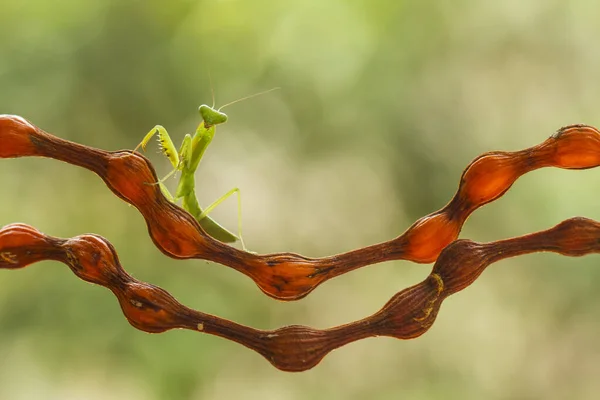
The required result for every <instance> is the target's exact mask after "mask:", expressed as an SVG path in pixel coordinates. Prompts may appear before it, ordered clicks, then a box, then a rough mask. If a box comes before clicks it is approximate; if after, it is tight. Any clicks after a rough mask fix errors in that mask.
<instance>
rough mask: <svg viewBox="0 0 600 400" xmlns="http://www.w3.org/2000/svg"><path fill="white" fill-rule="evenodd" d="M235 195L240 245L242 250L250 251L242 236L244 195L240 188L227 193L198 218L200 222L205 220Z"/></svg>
mask: <svg viewBox="0 0 600 400" xmlns="http://www.w3.org/2000/svg"><path fill="white" fill-rule="evenodd" d="M234 193H235V194H237V204H238V237H239V239H240V243H241V244H242V249H244V251H248V249H247V248H246V244H245V243H244V238H243V236H242V195H241V192H240V189H239V188H233V189H231V190H230V191H228V192H227V193H225V194H224V195H223V196H221V197H219V198H218V199H217V200H215V201H214V202H213V203H212V204H211V205H209V206H208V207H206V209H205V210H204V211H202V213H201V214H200V215H199V216H198V221H201V220H202V219H203V218H205V217H206V216H207V215H208V213H209V212H211V211H212V210H214V209H215V208H216V207H217V206H218V205H219V204H221V203H222V202H224V201H225V200H227V198H228V197H229V196H231V195H232V194H234Z"/></svg>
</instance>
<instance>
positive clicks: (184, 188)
mask: <svg viewBox="0 0 600 400" xmlns="http://www.w3.org/2000/svg"><path fill="white" fill-rule="evenodd" d="M277 89H279V88H273V89H269V90H266V91H264V92H260V93H256V94H253V95H251V96H247V97H243V98H241V99H238V100H235V101H232V102H231V103H228V104H225V105H224V106H221V107H220V108H219V109H215V108H214V95H213V106H212V107H210V106H208V105H206V104H203V105H201V106H200V107H199V108H198V112H199V113H200V116H201V117H202V122H200V124H199V125H198V128H197V129H196V132H195V133H194V135H190V134H186V135H185V137H184V138H183V143H182V144H181V147H180V148H179V151H177V149H176V147H175V145H174V144H173V141H172V140H171V137H170V136H169V134H168V133H167V130H166V129H165V128H164V127H163V126H162V125H156V126H155V127H154V128H152V129H151V130H150V131H149V132H148V133H147V134H146V136H144V139H142V141H141V142H140V144H138V145H137V147H136V148H135V149H134V150H133V151H134V152H135V151H137V150H138V149H139V148H140V146H141V147H142V149H144V151H145V150H146V145H147V144H148V142H149V141H150V139H152V137H153V136H154V135H155V134H158V143H159V146H160V149H161V152H162V153H163V155H164V156H166V157H167V158H168V159H169V161H170V163H171V165H172V166H173V171H171V172H170V173H169V174H167V175H166V176H165V177H164V178H163V179H161V180H159V181H158V182H155V183H153V184H157V185H159V187H160V189H161V191H162V193H163V194H164V195H165V197H166V198H167V199H169V201H171V202H173V203H175V202H177V201H178V200H179V199H181V206H182V207H183V209H184V210H186V211H187V212H189V213H190V214H192V215H193V216H194V218H195V219H196V220H197V221H198V223H199V224H200V226H201V227H202V228H203V229H204V230H205V231H206V233H208V234H209V235H210V236H212V237H213V238H215V239H217V240H220V241H221V242H225V243H232V242H235V241H237V240H239V241H240V243H241V245H242V248H243V249H244V250H245V251H248V250H247V248H246V245H245V243H244V239H243V237H242V200H241V194H240V189H239V188H237V187H235V188H233V189H231V190H229V191H228V192H227V193H225V194H224V195H223V196H221V197H219V198H218V199H217V200H215V201H214V202H213V203H212V204H211V205H209V206H208V207H206V209H204V210H202V208H201V207H200V205H199V204H198V199H197V197H196V191H195V188H196V180H195V172H196V169H198V166H199V165H200V160H201V159H202V156H204V152H205V151H206V149H207V148H208V146H209V145H210V143H211V142H212V140H213V138H214V136H215V132H216V127H217V125H220V124H224V123H225V122H227V118H228V117H227V114H225V113H224V112H222V111H221V110H222V109H223V108H224V107H226V106H229V105H231V104H234V103H237V102H239V101H242V100H246V99H249V98H251V97H256V96H259V95H262V94H265V93H268V92H271V91H273V90H277ZM178 171H179V172H181V175H180V178H179V183H178V185H177V189H176V190H175V195H174V196H173V195H172V194H171V193H170V192H169V190H168V189H167V187H166V186H165V185H164V183H163V182H164V181H165V180H167V179H168V178H169V177H171V176H172V175H173V174H175V173H176V172H178ZM233 194H236V195H237V207H238V233H237V235H235V234H234V233H232V232H230V231H229V230H228V229H226V228H225V227H223V226H221V225H220V224H218V223H217V222H216V221H215V220H213V219H212V218H210V217H209V216H208V213H210V212H211V211H212V210H214V209H215V207H217V206H218V205H219V204H221V203H222V202H223V201H225V200H226V199H227V198H228V197H229V196H231V195H233Z"/></svg>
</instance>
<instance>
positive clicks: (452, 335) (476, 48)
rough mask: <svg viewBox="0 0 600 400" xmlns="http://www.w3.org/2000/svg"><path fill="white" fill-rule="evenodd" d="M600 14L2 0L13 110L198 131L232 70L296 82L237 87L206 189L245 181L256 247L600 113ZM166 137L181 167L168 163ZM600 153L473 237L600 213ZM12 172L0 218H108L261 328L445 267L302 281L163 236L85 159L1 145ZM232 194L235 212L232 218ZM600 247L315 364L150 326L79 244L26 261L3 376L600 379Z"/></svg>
mask: <svg viewBox="0 0 600 400" xmlns="http://www.w3.org/2000/svg"><path fill="white" fill-rule="evenodd" d="M599 13H600V4H598V3H597V2H592V1H585V0H579V1H571V2H564V1H558V0H534V1H529V2H519V1H515V0H509V1H504V2H477V1H473V0H461V1H456V2H436V1H432V0H427V1H420V2H416V1H385V0H347V1H342V0H328V1H321V0H302V1H300V0H297V1H291V0H290V1H275V0H253V1H240V0H223V1H192V0H187V1H186V0H173V1H170V2H168V3H167V2H162V1H144V2H142V1H127V0H125V1H123V0H119V1H116V0H112V1H108V0H95V1H94V0H90V1H85V2H83V1H82V2H73V1H66V0H59V1H55V2H44V1H41V0H29V1H27V0H24V1H8V0H4V1H3V2H2V12H1V13H0V50H1V53H0V54H1V56H0V88H1V91H0V112H2V113H10V114H18V115H21V116H23V117H25V118H27V119H29V120H30V121H32V122H33V123H34V124H36V125H38V126H40V127H41V128H42V129H44V130H47V131H48V132H51V133H53V134H56V135H57V136H61V137H64V138H67V139H70V140H75V141H78V142H81V143H84V144H87V145H90V146H95V147H100V148H103V149H109V150H117V149H122V148H133V147H135V146H136V145H137V143H139V141H140V140H141V138H142V137H143V135H144V134H145V133H146V132H147V131H148V130H149V129H150V128H151V127H152V126H154V125H155V124H162V125H164V126H165V127H166V128H167V129H168V130H169V132H170V133H171V135H172V137H173V138H174V139H175V141H176V142H179V140H180V138H182V137H183V135H184V134H185V133H187V132H190V131H191V130H193V129H194V127H195V125H196V124H197V123H198V122H199V116H198V114H197V111H196V110H197V107H198V106H199V105H200V104H202V103H208V104H210V102H211V101H212V100H211V83H210V80H209V71H210V75H211V76H212V84H213V86H214V91H215V94H216V101H217V105H219V104H224V103H226V102H229V101H231V100H234V99H236V98H240V97H243V96H245V95H248V94H252V93H255V92H258V91H261V90H264V89H269V88H271V87H275V86H280V87H282V90H280V91H278V92H274V93H271V94H268V95H265V96H261V97H259V98H256V99H252V100H248V101H246V102H243V103H240V104H236V105H234V106H232V107H230V108H228V109H227V113H228V114H229V117H230V120H229V122H228V123H227V124H226V125H224V126H223V127H222V128H220V129H219V131H218V132H217V136H216V138H215V141H214V142H213V144H212V145H211V148H210V149H209V151H208V152H207V155H206V157H205V159H204V160H203V162H202V165H201V167H200V170H199V171H198V181H199V184H198V191H199V193H198V194H199V197H200V199H201V202H202V203H203V204H208V203H210V202H212V201H213V200H214V199H215V198H217V197H218V196H220V195H221V194H222V193H224V192H225V191H227V190H228V189H230V188H231V187H234V186H239V187H240V188H241V190H242V201H243V213H244V214H243V216H244V233H245V237H246V241H247V244H248V246H249V247H250V248H251V249H252V250H255V251H258V252H272V251H294V252H300V253H302V254H306V255H309V256H320V255H327V254H333V253H336V252H342V251H347V250H350V249H352V248H355V247H359V246H365V245H368V244H371V243H374V242H377V241H382V240H387V239H389V238H392V237H394V236H396V235H398V234H400V233H401V232H402V231H404V230H405V229H406V228H407V227H408V226H409V225H410V224H411V223H412V222H413V221H414V220H416V219H417V218H419V217H420V216H422V215H425V214H427V213H430V212H432V211H434V210H437V209H439V208H440V207H442V206H443V205H444V204H445V203H446V202H447V201H448V200H449V199H450V198H451V196H452V195H453V194H454V191H455V189H456V187H457V185H458V181H459V177H460V174H461V172H462V170H463V169H464V168H465V166H466V165H467V164H468V163H469V162H470V161H471V160H472V159H473V158H474V157H475V156H477V155H478V154H480V153H483V152H485V151H490V150H517V149H521V148H525V147H529V146H532V145H534V144H537V143H539V142H541V141H543V140H544V139H545V138H546V137H547V136H549V135H550V134H551V133H553V132H554V131H555V130H556V129H558V128H559V127H561V126H563V125H567V124H571V123H588V124H592V125H596V126H598V125H600V118H599V117H598V114H597V111H596V109H595V108H596V106H598V105H599V104H600V68H599V65H600V47H598V45H597V42H596V38H598V37H599V35H600V25H598V24H597V19H598V15H599ZM0 145H2V144H1V143H0ZM153 151H154V148H153ZM150 157H151V158H152V159H153V161H154V163H155V165H156V168H157V169H158V171H159V175H162V174H166V173H167V172H168V171H169V166H168V163H167V162H166V160H164V159H163V158H162V157H160V156H159V155H158V154H154V153H152V152H151V153H150ZM599 178H600V171H597V170H589V171H577V172H573V171H562V170H555V169H545V170H540V171H536V172H533V173H530V174H528V175H527V176H525V177H523V178H522V179H520V180H519V181H518V182H517V183H516V184H515V185H514V186H513V188H512V189H511V190H510V191H509V192H508V193H507V194H506V195H505V196H504V197H503V198H502V199H501V200H499V201H497V202H494V203H492V204H490V205H488V206H486V207H484V208H483V209H481V210H479V211H478V212H476V213H475V214H474V215H473V216H472V217H471V218H470V219H469V221H468V222H467V224H466V226H465V229H464V230H463V234H462V237H468V238H471V239H474V240H478V241H487V240H497V239H501V238H504V237H509V236H516V235H520V234H524V233H527V232H531V231H535V230H540V229H546V228H548V227H550V226H552V225H554V224H556V223H558V222H559V221H561V220H563V219H566V218H568V217H571V216H574V215H582V216H586V217H589V218H594V219H600V210H598V207H597V204H596V202H595V200H596V197H597V194H598V193H599V191H600V179H599ZM0 184H1V185H2V188H3V190H2V193H3V195H2V197H1V200H0V201H1V203H0V205H1V207H0V225H5V224H8V223H11V222H24V223H28V224H32V225H34V226H36V227H37V228H39V229H40V230H42V231H44V232H46V233H48V234H51V235H57V236H63V237H70V236H75V235H78V234H82V233H85V232H94V233H98V234H101V235H103V236H105V237H106V238H108V239H109V240H110V241H111V242H112V243H113V244H114V245H115V247H116V248H117V249H118V251H119V254H120V257H121V261H122V263H123V265H124V267H125V268H126V269H127V270H128V271H129V272H131V273H132V274H133V275H135V276H136V277H137V278H140V279H143V280H146V281H149V282H152V283H154V284H157V285H160V286H162V287H164V288H165V289H167V290H169V291H170V292H171V293H173V295H175V296H176V297H177V298H178V299H179V300H180V301H182V302H183V303H185V304H186V305H188V306H190V307H194V308H197V309H200V310H202V311H204V312H209V313H214V314H217V315H219V316H221V317H224V318H229V319H233V320H235V321H236V322H239V323H244V324H248V325H252V326H254V327H259V328H265V329H268V328H275V327H279V326H282V325H286V324H292V323H294V324H308V325H312V326H316V327H320V328H326V327H329V326H333V325H336V324H342V323H346V322H349V321H351V320H355V319H358V318H362V317H364V316H365V315H368V314H371V313H373V312H375V311H376V310H378V309H379V307H381V306H382V305H383V304H384V303H385V302H386V301H387V300H388V298H389V297H390V296H392V294H394V293H395V292H397V291H399V290H401V289H402V288H404V287H406V286H408V285H411V284H413V283H415V282H418V281H419V280H421V279H423V277H424V276H425V275H426V274H427V272H428V271H429V268H430V267H429V266H423V265H414V264H411V263H408V262H395V263H386V264H385V265H380V266H376V267H369V268H364V269H362V270H359V271H356V272H353V273H351V274H349V275H347V276H343V277H340V278H337V279H335V280H333V281H332V282H328V283H327V284H325V285H324V286H323V287H320V288H319V289H317V290H316V291H315V292H314V293H313V294H311V295H310V296H309V297H308V298H306V299H305V300H302V301H300V302H296V303H280V302H276V301H273V300H270V299H268V298H266V297H265V296H264V295H263V294H262V293H260V291H259V290H258V289H257V288H256V287H255V286H254V284H253V283H252V282H251V281H250V280H249V279H247V278H246V277H244V276H242V275H241V274H239V273H236V272H233V271H232V270H230V269H228V268H225V267H222V266H218V265H208V263H205V262H203V261H199V260H192V261H174V260H170V259H168V258H167V257H165V256H163V255H162V254H161V253H160V252H159V251H158V250H156V249H155V248H154V246H153V245H152V242H151V241H150V239H149V238H148V235H147V232H146V228H145V224H144V223H143V220H142V218H141V216H140V215H139V214H138V213H137V212H136V211H135V210H134V209H133V208H131V207H128V206H127V205H126V204H124V203H123V202H122V201H120V200H119V199H117V198H116V197H115V196H114V195H112V194H111V193H110V192H109V190H107V189H106V188H105V186H104V185H103V183H102V182H101V181H100V180H99V179H98V178H97V177H95V176H93V175H92V174H91V173H90V172H88V171H85V170H80V169H77V168H75V167H72V166H69V165H65V164H62V163H59V162H57V161H53V160H44V159H13V160H0ZM171 184H173V182H171ZM234 204H235V203H234V202H233V200H232V201H230V202H227V203H225V204H224V205H222V206H221V207H220V208H219V209H218V210H216V211H215V218H217V219H218V220H220V221H223V223H224V224H226V225H227V226H229V227H235V221H236V212H235V205H234ZM597 261H598V258H597V256H588V257H585V258H582V259H569V258H565V257H560V256H557V255H546V254H544V255H533V256H526V257H520V258H516V259H513V260H509V261H504V262H501V263H500V264H499V265H497V266H494V267H492V268H491V269H490V270H489V271H488V272H486V273H485V274H484V275H483V276H482V277H481V278H480V280H478V281H477V282H476V283H475V284H474V285H473V287H471V288H469V289H468V290H467V291H465V292H464V293H461V294H459V295H457V296H454V297H452V298H451V299H449V300H448V301H447V302H446V303H445V304H444V306H443V309H442V311H441V313H440V316H439V317H438V321H437V322H436V324H435V325H434V326H433V328H432V329H431V330H430V331H429V332H428V333H427V334H426V335H424V336H423V337H421V338H419V339H417V340H411V341H406V342H401V341H397V340H392V339H388V338H378V339H372V340H366V341H361V342H359V343H355V344H352V345H350V346H347V347H344V348H342V349H340V350H337V351H335V352H334V353H333V354H331V355H329V356H328V357H327V358H326V359H325V360H324V361H323V362H322V363H321V364H320V365H319V366H318V367H316V368H314V369H313V370H311V371H308V372H306V373H301V374H288V373H282V372H279V371H277V370H275V369H274V368H272V367H271V366H270V365H269V364H268V363H267V362H266V361H265V360H264V359H262V358H261V357H260V356H258V355H256V354H255V353H253V352H250V351H248V350H246V349H245V348H243V347H241V346H239V345H237V344H234V343H229V342H226V341H224V340H222V339H219V338H215V337H209V336H203V335H199V334H197V333H193V332H179V331H177V332H173V331H172V332H168V333H166V334H162V335H148V334H144V333H141V332H138V331H136V330H135V329H133V328H132V327H130V326H129V325H128V323H127V321H126V320H125V318H123V316H122V315H121V312H120V310H119V307H118V304H117V302H116V300H115V299H114V297H113V296H112V295H111V294H110V293H108V292H107V291H106V290H105V289H103V288H100V287H94V286H90V285H87V284H85V283H83V282H81V281H78V280H77V279H76V278H75V277H74V276H73V275H72V274H71V272H70V271H68V269H67V268H66V267H64V266H62V265H59V264H56V263H50V262H45V263H41V264H39V265H36V266H33V267H30V268H27V269H24V270H21V271H17V272H9V271H4V272H2V273H0V287H1V288H2V289H1V290H0V360H2V362H1V363H0V398H10V399H30V398H32V399H33V398H45V399H54V398H56V399H65V398H87V399H114V398H128V399H217V398H235V397H241V398H247V399H249V398H262V399H283V398H285V399H301V398H315V399H331V398H344V399H362V398H366V397H369V398H378V399H397V398H411V399H429V398H443V399H453V398H456V399H481V398H486V399H501V398H523V399H526V398H545V399H562V398H579V399H595V398H597V394H598V391H600V383H598V380H597V379H596V375H597V374H598V372H599V368H600V367H599V365H600V342H599V341H598V339H597V336H596V334H597V333H598V331H599V329H600V322H599V321H598V317H597V312H598V310H599V307H598V304H599V301H600V295H598V291H597V290H596V288H597V287H598V285H599V284H600V270H599V269H598V268H597V265H595V264H596V263H597Z"/></svg>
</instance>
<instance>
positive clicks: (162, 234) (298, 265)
mask: <svg viewBox="0 0 600 400" xmlns="http://www.w3.org/2000/svg"><path fill="white" fill-rule="evenodd" d="M0 144H1V145H0V157H2V158H9V157H23V156H41V157H50V158H54V159H57V160H61V161H64V162H68V163H71V164H74V165H78V166H81V167H84V168H87V169H89V170H91V171H93V172H95V173H96V174H97V175H98V176H100V177H101V178H102V179H103V180H104V182H105V183H106V185H107V186H108V187H109V188H110V189H111V190H112V191H113V192H114V193H115V194H116V195H117V196H119V197H120V198H122V199H123V200H125V201H126V202H128V203H130V204H132V205H133V206H135V207H136V208H137V209H138V210H139V211H140V213H141V214H142V215H143V217H144V218H145V220H146V223H147V225H148V232H149V233H150V237H151V238H152V240H153V241H154V244H155V245H156V246H157V247H158V248H159V249H160V250H161V251H162V252H163V253H165V254H166V255H168V256H170V257H173V258H199V259H205V260H210V261H214V262H217V263H220V264H223V265H227V266H229V267H231V268H234V269H236V270H237V271H240V272H242V273H243V274H245V275H247V276H249V277H250V278H251V279H253V280H254V281H255V282H256V284H257V285H258V287H259V288H260V289H261V290H262V291H263V292H264V293H266V294H267V295H269V296H271V297H274V298H277V299H280V300H298V299H300V298H302V297H304V296H306V295H307V294H308V293H310V292H311V291H312V290H313V289H314V288H315V287H317V286H318V285H320V284H321V283H323V282H325V281H326V280H328V279H331V278H333V277H336V276H339V275H342V274H345V273H347V272H349V271H352V270H354V269H357V268H361V267H364V266H366V265H370V264H375V263H379V262H383V261H391V260H401V259H404V260H410V261H414V262H418V263H429V262H433V261H435V260H436V259H437V257H438V255H439V254H440V252H441V251H442V249H444V248H445V247H446V246H447V245H448V244H450V243H451V242H452V241H454V240H455V239H456V238H457V237H458V234H459V233H460V230H461V228H462V225H463V224H464V222H465V221H466V219H467V218H468V217H469V215H470V214H471V213H472V212H473V211H475V210H476V209H477V208H479V207H481V206H482V205H484V204H486V203H489V202H491V201H493V200H495V199H497V198H499V197H500V196H502V195H503V194H504V193H505V192H506V191H507V190H508V189H509V188H510V187H511V185H512V184H513V183H514V182H515V181H516V180H517V179H518V178H519V177H520V176H521V175H523V174H525V173H527V172H529V171H532V170H535V169H538V168H542V167H550V166H552V167H558V168H566V169H585V168H593V167H596V166H598V165H600V132H599V131H598V130H597V129H596V128H593V127H591V126H586V125H572V126H567V127H565V128H561V129H560V130H559V131H558V132H556V133H555V134H554V135H552V136H551V137H550V138H548V139H547V140H546V141H544V142H543V143H541V144H539V145H537V146H534V147H531V148H528V149H525V150H521V151H516V152H500V151H496V152H490V153H486V154H483V155H481V156H479V157H478V158H476V159H475V160H474V161H473V162H472V163H471V164H469V166H467V168H466V169H465V171H464V172H463V174H462V177H461V180H460V184H459V187H458V190H457V192H456V194H455V195H454V197H453V198H452V200H450V202H449V203H448V204H447V205H446V206H445V207H444V208H442V209H441V210H439V211H436V212H434V213H432V214H429V215H427V216H425V217H422V218H421V219H419V220H418V221H416V222H415V223H414V224H413V225H412V226H411V227H410V228H408V229H407V230H406V231H405V232H404V233H403V234H402V235H400V236H398V237H397V238H395V239H392V240H390V241H387V242H383V243H379V244H374V245H371V246H367V247H364V248H361V249H357V250H353V251H349V252H347V253H343V254H338V255H334V256H330V257H323V258H308V257H304V256H301V255H298V254H293V253H277V254H266V255H257V254H252V253H248V252H244V251H240V250H237V249H235V248H233V247H230V246H228V245H226V244H224V243H222V242H219V241H217V240H215V239H213V238H211V237H210V236H209V235H207V234H206V233H205V232H204V231H203V230H202V228H201V227H200V226H199V225H198V223H197V222H196V221H195V219H194V218H193V217H192V216H191V215H189V214H188V213H187V212H185V211H184V210H183V209H181V208H179V207H177V206H175V205H173V204H172V203H171V202H169V201H168V200H167V199H166V198H165V197H164V196H163V194H162V193H161V191H160V188H159V187H158V185H147V184H146V183H147V182H156V181H157V177H156V173H155V171H154V169H153V168H152V165H151V164H150V161H149V160H148V159H146V158H145V157H143V156H142V155H140V154H139V153H133V154H132V153H131V152H129V151H115V152H108V151H103V150H99V149H94V148H91V147H87V146H83V145H80V144H77V143H73V142H69V141H66V140H63V139H60V138H57V137H55V136H52V135H50V134H48V133H46V132H44V131H42V130H41V129H39V128H37V127H35V126H34V125H32V124H30V123H29V122H27V121H26V120H24V119H23V118H21V117H18V116H10V115H0Z"/></svg>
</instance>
